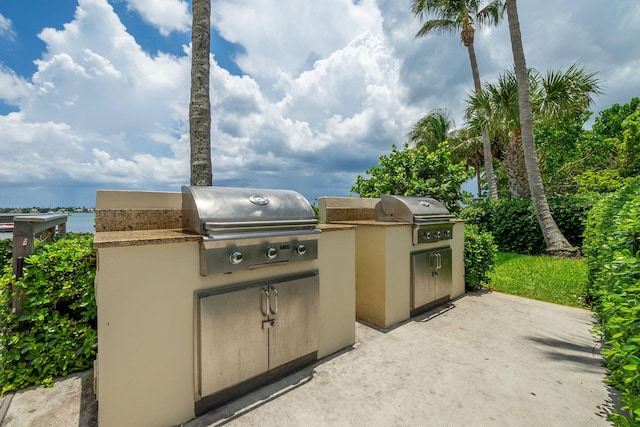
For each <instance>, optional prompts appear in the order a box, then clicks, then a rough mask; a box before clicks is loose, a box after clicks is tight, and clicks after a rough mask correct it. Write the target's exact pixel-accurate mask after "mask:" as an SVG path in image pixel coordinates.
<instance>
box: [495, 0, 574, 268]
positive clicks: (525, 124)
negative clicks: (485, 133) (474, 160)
mask: <svg viewBox="0 0 640 427" xmlns="http://www.w3.org/2000/svg"><path fill="white" fill-rule="evenodd" d="M506 6H507V19H508V20H509V35H510V36H511V49H512V51H513V62H514V66H515V71H516V80H517V82H518V106H519V109H520V127H521V131H522V147H523V149H524V159H525V164H526V166H527V177H528V179H529V188H530V190H531V198H532V199H533V206H534V208H535V211H536V216H537V217H538V223H539V224H540V228H541V229H542V234H543V235H544V241H545V243H546V245H547V253H549V254H550V255H556V256H576V255H577V254H578V250H577V249H576V248H574V247H573V246H571V244H569V242H568V241H567V239H566V238H565V237H564V235H563V234H562V232H561V231H560V229H559V228H558V225H557V224H556V222H555V220H554V219H553V216H551V210H550V209H549V204H548V202H547V197H546V196H545V194H544V186H543V185H542V176H541V175H540V167H539V165H538V154H537V153H536V146H535V143H534V140H533V113H532V111H531V99H530V98H529V77H528V75H527V62H526V59H525V56H524V48H523V47H522V35H521V33H520V22H519V20H518V9H517V5H516V0H507V1H506Z"/></svg>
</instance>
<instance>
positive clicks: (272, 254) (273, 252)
mask: <svg viewBox="0 0 640 427" xmlns="http://www.w3.org/2000/svg"><path fill="white" fill-rule="evenodd" d="M264 256H266V257H267V259H275V258H276V257H277V256H278V250H277V249H276V248H274V247H273V246H269V247H268V248H267V250H266V251H264Z"/></svg>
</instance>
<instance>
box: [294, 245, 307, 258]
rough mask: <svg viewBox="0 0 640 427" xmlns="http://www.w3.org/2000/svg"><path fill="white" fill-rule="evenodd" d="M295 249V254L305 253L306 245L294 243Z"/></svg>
mask: <svg viewBox="0 0 640 427" xmlns="http://www.w3.org/2000/svg"><path fill="white" fill-rule="evenodd" d="M295 251H296V254H298V255H304V254H306V253H307V247H306V246H305V245H303V244H302V243H299V244H297V245H296V248H295Z"/></svg>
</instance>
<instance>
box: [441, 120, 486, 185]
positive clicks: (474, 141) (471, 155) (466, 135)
mask: <svg viewBox="0 0 640 427" xmlns="http://www.w3.org/2000/svg"><path fill="white" fill-rule="evenodd" d="M448 141H449V147H450V150H451V161H452V162H453V163H459V162H461V161H465V162H467V166H471V167H472V168H473V170H474V171H475V174H476V183H477V185H478V189H477V191H478V193H477V194H478V197H481V194H482V179H481V178H482V174H481V169H482V162H483V161H484V149H483V146H482V140H481V138H480V136H479V135H478V134H475V133H474V132H473V129H471V128H469V127H466V128H462V129H458V130H455V131H453V132H451V133H450V134H449V139H448Z"/></svg>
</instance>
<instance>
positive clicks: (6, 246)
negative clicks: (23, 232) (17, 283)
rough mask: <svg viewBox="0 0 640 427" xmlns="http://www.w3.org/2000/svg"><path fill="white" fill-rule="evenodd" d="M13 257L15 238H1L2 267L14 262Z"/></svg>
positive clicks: (0, 259)
mask: <svg viewBox="0 0 640 427" xmlns="http://www.w3.org/2000/svg"><path fill="white" fill-rule="evenodd" d="M12 257H13V240H12V239H0V268H2V266H4V265H6V264H7V263H8V262H12V261H11V260H12Z"/></svg>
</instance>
